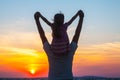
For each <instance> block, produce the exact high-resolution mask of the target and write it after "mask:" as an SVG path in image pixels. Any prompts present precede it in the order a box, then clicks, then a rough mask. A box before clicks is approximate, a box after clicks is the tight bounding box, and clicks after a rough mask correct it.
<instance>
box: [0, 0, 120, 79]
mask: <svg viewBox="0 0 120 80" xmlns="http://www.w3.org/2000/svg"><path fill="white" fill-rule="evenodd" d="M119 4H120V0H92V1H90V0H69V1H68V0H59V1H58V0H39V1H38V0H19V1H18V0H0V77H47V76H48V67H49V65H48V59H47V56H46V54H45V52H44V50H43V45H42V43H41V40H40V37H39V34H38V31H37V27H36V24H35V21H34V13H35V12H36V11H39V12H40V13H41V14H42V15H43V16H45V17H46V18H47V19H48V20H49V21H50V22H53V17H54V15H55V14H56V13H59V12H62V13H64V15H65V22H67V21H69V20H70V19H71V17H72V16H74V15H75V14H76V13H77V11H78V10H83V12H84V14H85V17H84V21H83V28H82V31H81V35H80V39H79V43H78V49H77V51H76V53H75V56H74V61H73V74H74V76H88V75H89V76H103V77H120V69H119V68H120V22H119V21H120V15H119V14H120V5H119ZM77 23H78V18H77V19H76V20H75V21H74V22H73V23H72V24H71V25H70V26H69V28H68V31H67V32H68V35H69V38H70V41H71V39H72V37H73V35H74V31H75V29H76V26H77ZM41 24H42V26H43V29H44V30H45V34H46V36H47V39H48V40H49V42H51V40H52V37H51V29H50V27H49V26H48V25H47V24H45V23H44V22H43V21H42V20H41Z"/></svg>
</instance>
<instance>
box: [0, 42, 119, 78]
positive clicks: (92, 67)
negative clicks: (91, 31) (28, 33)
mask: <svg viewBox="0 0 120 80" xmlns="http://www.w3.org/2000/svg"><path fill="white" fill-rule="evenodd" d="M0 52H1V53H2V54H0V60H1V62H0V65H1V68H0V71H3V72H4V71H6V69H8V71H9V70H10V71H17V72H16V73H21V74H23V73H24V74H25V75H24V76H29V77H45V76H47V75H48V67H49V65H48V60H47V56H46V54H45V53H44V51H43V52H39V51H37V50H35V49H29V48H16V47H2V46H1V47H0ZM119 53H120V42H115V43H105V44H98V45H89V46H84V47H83V46H82V47H81V46H80V47H78V49H77V51H76V54H75V56H74V61H73V64H74V65H73V72H74V75H78V73H79V74H80V75H84V74H87V75H95V74H93V73H94V72H95V73H99V74H105V75H106V76H107V75H108V76H109V75H110V74H114V73H117V72H119V71H118V70H117V69H119V67H120V62H119V61H120V58H119V57H120V56H119ZM78 68H79V69H78ZM113 68H115V69H113ZM96 70H97V71H96ZM103 71H104V72H103ZM111 72H112V73H111ZM11 75H12V74H11ZM13 75H15V74H13ZM24 76H23V77H24ZM18 77H19V76H18Z"/></svg>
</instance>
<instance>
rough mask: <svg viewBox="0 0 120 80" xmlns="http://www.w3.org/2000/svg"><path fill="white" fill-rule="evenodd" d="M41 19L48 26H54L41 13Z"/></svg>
mask: <svg viewBox="0 0 120 80" xmlns="http://www.w3.org/2000/svg"><path fill="white" fill-rule="evenodd" d="M40 17H41V19H42V20H43V21H44V22H46V24H48V25H49V26H50V27H51V26H52V23H51V22H49V21H48V20H47V19H46V18H45V17H44V16H43V15H42V14H41V13H40Z"/></svg>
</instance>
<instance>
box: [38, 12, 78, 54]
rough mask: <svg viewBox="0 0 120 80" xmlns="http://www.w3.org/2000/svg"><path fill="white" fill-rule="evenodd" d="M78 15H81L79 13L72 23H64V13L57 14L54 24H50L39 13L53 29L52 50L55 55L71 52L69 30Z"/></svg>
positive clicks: (44, 19)
mask: <svg viewBox="0 0 120 80" xmlns="http://www.w3.org/2000/svg"><path fill="white" fill-rule="evenodd" d="M38 13H39V12H38ZM78 15H79V14H78V12H77V13H76V14H75V15H74V16H73V17H72V19H71V20H70V21H68V22H66V23H64V15H63V14H62V13H57V14H55V16H54V22H53V23H50V22H49V21H48V20H47V19H46V18H45V17H43V16H42V15H41V14H40V13H39V16H40V17H41V18H42V20H43V21H45V22H46V23H47V24H48V25H49V26H50V27H51V29H52V36H53V39H52V43H51V50H52V52H53V53H55V54H59V55H61V54H62V55H63V54H67V53H68V52H69V51H70V43H69V39H68V35H67V28H68V26H69V25H70V24H71V23H72V22H73V21H74V20H75V18H76V17H77V16H78Z"/></svg>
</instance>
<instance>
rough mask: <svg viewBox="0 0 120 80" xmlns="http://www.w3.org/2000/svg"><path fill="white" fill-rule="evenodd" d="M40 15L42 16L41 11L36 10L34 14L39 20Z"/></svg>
mask: <svg viewBox="0 0 120 80" xmlns="http://www.w3.org/2000/svg"><path fill="white" fill-rule="evenodd" d="M40 16H41V14H40V12H36V13H35V14H34V18H35V20H38V19H39V17H40Z"/></svg>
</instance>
